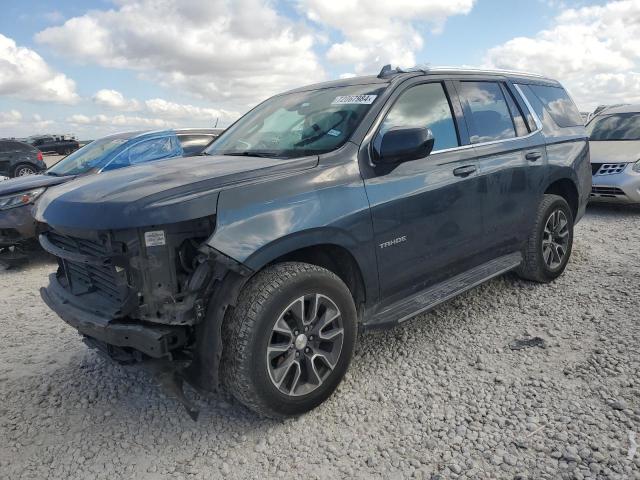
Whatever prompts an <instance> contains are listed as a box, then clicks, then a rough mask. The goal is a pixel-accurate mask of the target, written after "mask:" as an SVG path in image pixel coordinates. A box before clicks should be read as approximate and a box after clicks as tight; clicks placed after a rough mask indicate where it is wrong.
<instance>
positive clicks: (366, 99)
mask: <svg viewBox="0 0 640 480" xmlns="http://www.w3.org/2000/svg"><path fill="white" fill-rule="evenodd" d="M377 97H378V96H377V95H340V96H339V97H336V98H335V100H334V101H333V102H331V105H371V104H372V103H373V101H374V100H375V99H376V98H377Z"/></svg>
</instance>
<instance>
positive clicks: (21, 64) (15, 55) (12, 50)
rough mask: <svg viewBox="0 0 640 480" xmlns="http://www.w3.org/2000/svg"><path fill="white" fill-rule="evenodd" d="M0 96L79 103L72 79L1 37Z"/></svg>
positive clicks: (9, 39)
mask: <svg viewBox="0 0 640 480" xmlns="http://www.w3.org/2000/svg"><path fill="white" fill-rule="evenodd" d="M0 95H10V96H13V97H19V98H23V99H26V100H36V101H43V102H57V103H67V104H73V103H76V102H77V101H78V100H79V97H78V94H77V93H76V85H75V82H74V81H73V80H71V79H70V78H68V77H66V76H65V75H64V74H62V73H58V72H56V71H55V70H53V69H52V68H51V67H49V65H47V63H46V62H45V61H44V60H43V58H42V57H41V56H40V55H38V54H37V53H36V52H35V51H33V50H31V49H29V48H26V47H19V46H18V45H16V42H14V41H13V40H12V39H11V38H9V37H5V36H4V35H2V34H0Z"/></svg>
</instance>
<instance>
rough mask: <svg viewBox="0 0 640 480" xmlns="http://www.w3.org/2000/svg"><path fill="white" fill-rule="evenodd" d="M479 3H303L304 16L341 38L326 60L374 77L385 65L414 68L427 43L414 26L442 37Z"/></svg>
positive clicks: (309, 0) (371, 0)
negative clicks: (450, 21)
mask: <svg viewBox="0 0 640 480" xmlns="http://www.w3.org/2000/svg"><path fill="white" fill-rule="evenodd" d="M474 1H475V0H449V1H447V2H443V1H440V0H422V1H415V0H396V1H393V2H390V1H387V0H368V1H367V0H301V1H300V4H299V7H300V10H301V11H302V12H304V13H305V15H306V17H307V18H308V19H309V20H310V21H312V22H314V23H316V24H318V25H320V26H321V27H328V28H330V29H333V30H337V31H338V32H339V33H340V34H342V36H343V39H342V41H340V42H336V43H333V44H332V45H330V47H329V49H328V51H327V53H326V57H327V59H328V60H329V61H330V62H332V63H335V64H343V65H351V66H353V68H354V70H355V72H356V73H365V72H367V73H373V72H376V71H378V70H379V69H380V67H381V66H382V65H384V64H387V63H391V64H394V65H401V66H412V65H415V64H416V63H418V62H416V58H415V53H416V51H418V50H420V49H422V47H423V43H424V40H423V38H422V35H421V34H420V32H419V31H418V29H417V27H416V25H417V23H418V22H423V23H426V24H427V25H430V26H431V28H432V30H433V31H434V32H439V31H441V30H442V28H443V26H444V22H445V21H446V19H447V18H448V17H450V16H452V15H461V14H467V13H469V12H470V11H471V9H472V7H473V4H474Z"/></svg>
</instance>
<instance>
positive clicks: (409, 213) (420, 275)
mask: <svg viewBox="0 0 640 480" xmlns="http://www.w3.org/2000/svg"><path fill="white" fill-rule="evenodd" d="M449 92H450V91H449V90H448V89H447V88H446V87H445V83H443V82H429V83H418V84H413V85H410V86H409V87H408V88H405V89H404V90H403V91H401V92H399V93H396V94H395V99H394V98H392V99H391V100H390V102H392V104H391V106H390V107H387V108H388V110H387V113H386V114H384V113H383V120H382V122H381V124H380V125H379V126H378V127H377V130H376V133H375V134H374V136H373V138H371V140H370V141H371V148H376V146H377V145H379V144H380V143H381V138H382V135H384V133H385V132H386V131H387V130H389V129H391V128H394V127H428V128H430V129H431V131H432V133H433V136H434V138H435V144H434V148H433V151H432V153H431V154H430V155H428V156H427V157H425V158H420V159H418V160H412V161H407V162H404V163H400V164H399V165H395V166H393V168H392V169H391V171H388V168H378V167H375V166H373V167H371V168H364V169H363V170H364V172H365V173H364V176H365V187H366V191H367V195H368V197H369V201H370V205H371V215H372V221H373V229H374V236H375V241H376V247H375V248H376V253H377V258H378V270H379V277H380V279H379V281H380V299H381V300H382V301H383V302H384V303H392V302H394V301H396V300H399V299H402V298H404V297H406V296H409V295H411V294H412V293H416V292H419V291H421V290H423V289H424V288H426V287H428V286H429V285H431V284H434V283H438V282H439V281H442V280H445V279H446V278H449V277H452V276H454V275H456V274H458V273H460V272H462V271H464V270H466V269H468V268H470V267H471V266H473V265H472V264H473V263H474V256H475V255H476V254H477V253H478V246H479V241H478V240H479V237H480V235H481V233H482V207H481V204H482V185H481V184H480V182H479V179H478V174H477V165H476V161H475V159H474V151H473V149H472V148H467V147H465V146H463V144H465V143H466V139H467V133H466V127H465V125H464V121H463V117H462V111H461V108H460V104H459V103H458V100H457V97H455V95H451V94H450V93H449ZM454 107H455V108H454ZM454 112H455V113H454ZM367 163H369V164H371V163H370V161H369V162H367Z"/></svg>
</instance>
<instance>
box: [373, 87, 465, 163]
mask: <svg viewBox="0 0 640 480" xmlns="http://www.w3.org/2000/svg"><path fill="white" fill-rule="evenodd" d="M397 127H409V128H411V127H415V128H418V127H422V128H429V129H431V133H433V138H434V146H433V150H434V151H435V150H444V149H447V148H453V147H457V146H458V133H457V131H456V126H455V123H454V121H453V113H452V111H451V107H450V105H449V100H448V99H447V95H446V94H445V91H444V88H443V87H442V84H441V83H423V84H420V85H416V86H413V87H411V88H409V89H408V90H406V91H405V92H403V93H402V95H401V96H400V97H399V98H398V100H397V101H396V103H395V104H394V105H393V107H391V110H389V113H388V114H387V116H386V117H385V119H384V121H383V122H382V125H381V127H380V132H379V134H378V136H377V137H376V139H375V140H374V145H375V147H376V149H377V150H379V149H380V145H381V143H382V137H383V135H384V133H385V132H387V131H388V130H390V129H392V128H397Z"/></svg>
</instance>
